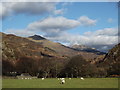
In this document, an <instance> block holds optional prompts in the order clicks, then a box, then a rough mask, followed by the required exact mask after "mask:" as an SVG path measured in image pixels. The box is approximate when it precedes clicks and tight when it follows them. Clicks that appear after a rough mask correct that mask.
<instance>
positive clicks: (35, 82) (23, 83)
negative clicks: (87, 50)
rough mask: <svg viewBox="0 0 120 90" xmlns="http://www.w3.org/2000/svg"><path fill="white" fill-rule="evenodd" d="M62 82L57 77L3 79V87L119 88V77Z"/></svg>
mask: <svg viewBox="0 0 120 90" xmlns="http://www.w3.org/2000/svg"><path fill="white" fill-rule="evenodd" d="M65 80H66V83H65V84H60V81H59V80H58V79H57V78H47V79H44V80H42V79H31V80H22V79H3V81H2V88H118V78H85V80H81V79H80V78H72V79H71V80H69V79H68V78H67V79H65Z"/></svg>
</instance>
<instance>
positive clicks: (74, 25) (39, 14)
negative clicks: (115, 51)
mask: <svg viewBox="0 0 120 90" xmlns="http://www.w3.org/2000/svg"><path fill="white" fill-rule="evenodd" d="M0 7H2V11H0V17H2V18H1V20H2V30H1V32H4V33H7V34H15V35H17V36H22V37H28V36H31V35H35V34H37V35H41V36H43V37H46V38H47V39H49V40H51V41H54V42H59V43H62V44H64V45H67V46H69V45H75V44H77V45H86V46H89V47H94V48H96V49H98V50H100V51H107V50H108V49H110V48H112V47H113V46H114V45H116V44H117V43H118V6H117V2H11V3H10V2H9V3H7V2H6V3H5V2H4V3H2V6H0Z"/></svg>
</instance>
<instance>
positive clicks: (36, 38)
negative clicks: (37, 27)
mask: <svg viewBox="0 0 120 90" xmlns="http://www.w3.org/2000/svg"><path fill="white" fill-rule="evenodd" d="M29 38H32V39H34V40H45V38H44V37H41V36H39V35H34V36H29Z"/></svg>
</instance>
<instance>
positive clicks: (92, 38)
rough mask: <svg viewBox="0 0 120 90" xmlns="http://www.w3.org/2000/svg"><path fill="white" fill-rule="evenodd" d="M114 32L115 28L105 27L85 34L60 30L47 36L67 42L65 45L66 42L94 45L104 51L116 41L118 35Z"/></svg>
mask: <svg viewBox="0 0 120 90" xmlns="http://www.w3.org/2000/svg"><path fill="white" fill-rule="evenodd" d="M110 30H111V31H110ZM104 31H105V32H104ZM109 31H110V32H109ZM101 33H102V34H101ZM116 33H117V28H105V29H102V30H96V31H95V32H89V33H87V35H79V34H77V35H74V34H69V33H67V32H62V33H60V35H59V36H56V37H47V38H49V39H50V40H52V41H60V42H63V43H67V45H68V43H69V45H74V44H80V45H87V46H90V47H95V48H97V49H98V50H101V51H106V50H108V49H110V48H111V47H112V46H114V45H115V44H117V43H118V36H117V34H116Z"/></svg>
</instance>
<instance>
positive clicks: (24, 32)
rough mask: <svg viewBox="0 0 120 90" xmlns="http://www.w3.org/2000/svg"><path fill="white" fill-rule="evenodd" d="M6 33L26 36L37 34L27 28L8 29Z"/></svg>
mask: <svg viewBox="0 0 120 90" xmlns="http://www.w3.org/2000/svg"><path fill="white" fill-rule="evenodd" d="M5 33H8V34H15V35H18V36H24V37H27V36H31V35H35V32H32V31H28V30H25V29H18V30H16V29H8V30H6V31H5Z"/></svg>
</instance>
